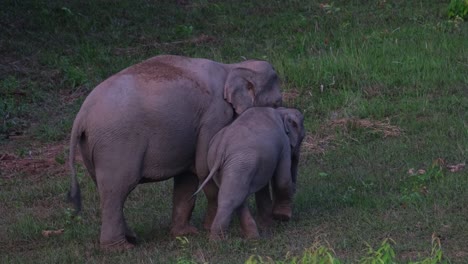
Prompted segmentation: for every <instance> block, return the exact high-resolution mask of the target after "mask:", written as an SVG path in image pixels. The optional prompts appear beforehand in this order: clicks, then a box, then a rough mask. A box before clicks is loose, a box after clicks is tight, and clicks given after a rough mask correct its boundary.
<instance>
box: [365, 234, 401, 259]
mask: <svg viewBox="0 0 468 264" xmlns="http://www.w3.org/2000/svg"><path fill="white" fill-rule="evenodd" d="M390 243H393V244H395V241H393V240H392V239H388V238H386V239H384V241H382V244H381V245H380V247H379V248H378V249H376V250H374V249H373V248H372V247H371V246H370V245H368V251H367V256H365V257H363V258H362V259H361V261H360V262H359V263H362V264H377V263H386V264H391V263H396V262H395V251H394V250H393V248H392V246H391V244H390Z"/></svg>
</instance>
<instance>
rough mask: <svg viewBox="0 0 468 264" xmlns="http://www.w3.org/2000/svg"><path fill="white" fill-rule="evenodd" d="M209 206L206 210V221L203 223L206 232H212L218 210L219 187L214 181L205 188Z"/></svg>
mask: <svg viewBox="0 0 468 264" xmlns="http://www.w3.org/2000/svg"><path fill="white" fill-rule="evenodd" d="M203 191H204V193H205V196H206V199H207V201H208V205H207V208H206V214H205V220H204V221H203V227H204V228H205V229H206V230H210V228H211V225H212V224H213V220H214V218H215V216H216V211H217V210H218V191H219V189H218V186H216V183H215V182H214V181H213V180H210V181H209V182H208V183H207V184H206V185H205V187H204V188H203Z"/></svg>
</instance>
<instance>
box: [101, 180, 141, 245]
mask: <svg viewBox="0 0 468 264" xmlns="http://www.w3.org/2000/svg"><path fill="white" fill-rule="evenodd" d="M98 175H99V174H98ZM135 185H136V184H135ZM125 187H127V188H125ZM133 187H134V186H114V185H112V184H109V183H107V184H103V183H102V181H99V180H98V190H99V195H100V199H101V218H102V224H101V238H100V244H101V248H102V249H105V250H125V249H130V248H133V247H134V246H133V245H132V244H131V243H129V242H128V241H127V238H126V234H127V231H128V230H129V228H128V226H127V224H126V222H125V218H124V215H123V205H124V203H125V199H126V198H127V195H128V194H129V193H130V191H131V190H132V189H133Z"/></svg>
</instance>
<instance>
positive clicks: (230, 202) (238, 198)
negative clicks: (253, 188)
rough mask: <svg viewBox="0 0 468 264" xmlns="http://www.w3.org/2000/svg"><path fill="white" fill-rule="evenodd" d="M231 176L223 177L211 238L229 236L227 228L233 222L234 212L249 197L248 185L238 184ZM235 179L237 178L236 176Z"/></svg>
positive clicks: (219, 238)
mask: <svg viewBox="0 0 468 264" xmlns="http://www.w3.org/2000/svg"><path fill="white" fill-rule="evenodd" d="M227 176H228V175H227ZM230 178H232V177H229V176H228V177H226V178H223V183H222V184H221V186H220V188H219V193H218V210H217V211H216V216H215V218H214V220H213V224H212V225H211V232H210V239H211V240H222V239H225V238H227V229H228V227H229V224H230V222H231V218H232V214H233V213H234V211H235V210H237V209H239V208H240V207H241V206H242V204H243V203H244V201H245V198H246V197H247V190H248V186H241V185H237V186H236V185H235V184H234V183H233V182H232V181H231V180H230ZM233 179H234V180H233V181H235V180H236V178H233ZM234 186H235V187H234Z"/></svg>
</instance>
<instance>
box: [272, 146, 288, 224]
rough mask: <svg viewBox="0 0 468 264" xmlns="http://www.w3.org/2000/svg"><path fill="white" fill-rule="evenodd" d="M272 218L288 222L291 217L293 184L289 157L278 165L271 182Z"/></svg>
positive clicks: (284, 158)
mask: <svg viewBox="0 0 468 264" xmlns="http://www.w3.org/2000/svg"><path fill="white" fill-rule="evenodd" d="M272 189H273V200H274V203H273V218H275V219H277V220H280V221H289V220H290V219H291V217H292V196H293V182H292V177H291V157H290V156H289V155H285V157H283V158H282V159H281V161H280V162H279V164H278V167H277V170H276V172H275V175H274V176H273V180H272Z"/></svg>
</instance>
